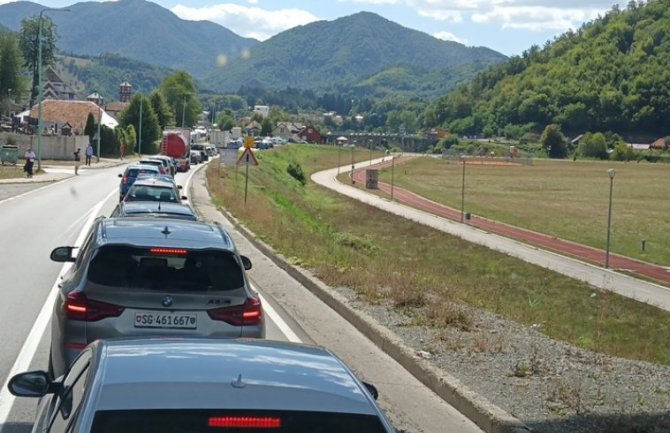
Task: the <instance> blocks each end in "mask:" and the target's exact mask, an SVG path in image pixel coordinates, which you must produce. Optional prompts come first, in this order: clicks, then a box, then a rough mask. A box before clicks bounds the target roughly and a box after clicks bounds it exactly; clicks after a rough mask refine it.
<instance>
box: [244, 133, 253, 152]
mask: <svg viewBox="0 0 670 433" xmlns="http://www.w3.org/2000/svg"><path fill="white" fill-rule="evenodd" d="M244 147H246V148H247V149H251V148H252V147H254V137H252V136H248V137H246V138H245V139H244Z"/></svg>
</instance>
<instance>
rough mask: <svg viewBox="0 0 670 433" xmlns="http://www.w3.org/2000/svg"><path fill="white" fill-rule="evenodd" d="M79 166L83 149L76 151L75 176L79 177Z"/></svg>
mask: <svg viewBox="0 0 670 433" xmlns="http://www.w3.org/2000/svg"><path fill="white" fill-rule="evenodd" d="M79 165H81V148H79V147H78V148H77V150H75V151H74V174H75V176H79Z"/></svg>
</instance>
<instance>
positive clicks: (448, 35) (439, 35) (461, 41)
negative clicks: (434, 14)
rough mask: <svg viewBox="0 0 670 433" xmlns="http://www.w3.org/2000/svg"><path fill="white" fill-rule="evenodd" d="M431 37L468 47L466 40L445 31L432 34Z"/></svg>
mask: <svg viewBox="0 0 670 433" xmlns="http://www.w3.org/2000/svg"><path fill="white" fill-rule="evenodd" d="M433 37H435V38H437V39H442V40H443V41H453V42H458V43H459V44H463V45H468V40H467V39H464V38H459V37H458V36H456V35H455V34H453V33H451V32H447V31H441V32H436V33H433Z"/></svg>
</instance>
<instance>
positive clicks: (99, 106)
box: [95, 91, 102, 162]
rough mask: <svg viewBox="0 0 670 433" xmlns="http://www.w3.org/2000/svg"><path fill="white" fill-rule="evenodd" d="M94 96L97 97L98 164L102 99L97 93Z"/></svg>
mask: <svg viewBox="0 0 670 433" xmlns="http://www.w3.org/2000/svg"><path fill="white" fill-rule="evenodd" d="M95 93H96V95H98V152H97V155H98V156H97V158H98V162H100V129H101V125H102V97H101V96H100V93H98V92H97V91H96V92H95Z"/></svg>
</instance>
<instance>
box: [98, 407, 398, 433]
mask: <svg viewBox="0 0 670 433" xmlns="http://www.w3.org/2000/svg"><path fill="white" fill-rule="evenodd" d="M148 432H160V433H215V432H220V433H261V432H263V433H269V432H276V433H390V430H387V429H386V428H385V427H384V425H383V424H382V422H381V420H380V419H379V418H378V417H377V416H374V415H361V414H351V413H336V412H303V411H249V410H233V411H231V410H206V411H201V410H195V411H194V410H169V411H168V410H127V411H99V412H97V413H96V414H95V418H94V420H93V428H92V429H91V433H148Z"/></svg>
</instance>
